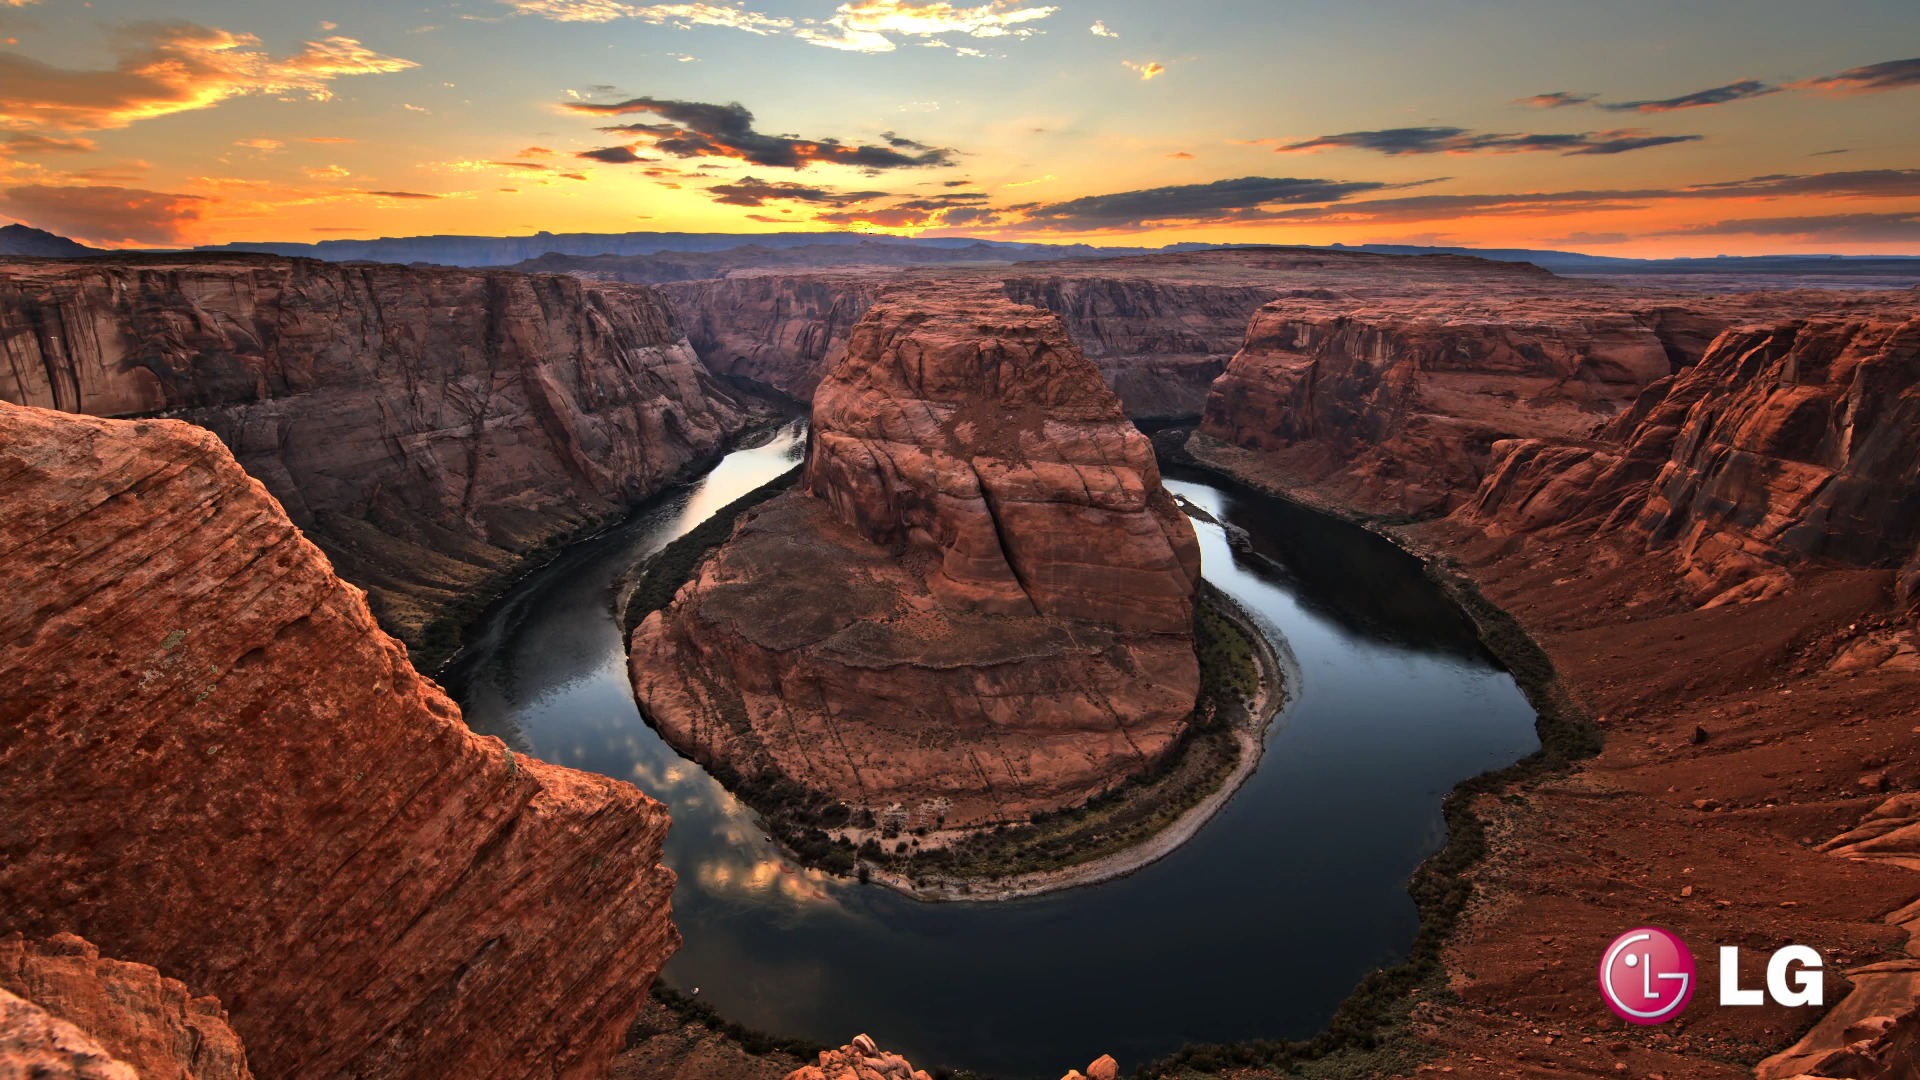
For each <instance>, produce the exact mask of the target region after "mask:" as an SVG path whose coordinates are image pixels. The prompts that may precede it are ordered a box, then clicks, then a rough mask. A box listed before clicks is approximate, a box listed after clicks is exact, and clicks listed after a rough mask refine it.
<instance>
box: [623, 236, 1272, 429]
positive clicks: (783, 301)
mask: <svg viewBox="0 0 1920 1080" xmlns="http://www.w3.org/2000/svg"><path fill="white" fill-rule="evenodd" d="M1099 265H1101V266H1107V265H1109V264H1108V263H1107V262H1105V261H1103V262H1101V263H1100V264H1099ZM1227 265H1229V266H1231V265H1233V264H1231V263H1229V264H1227ZM1008 273H1009V272H1008V271H1007V270H1005V269H1004V268H999V269H992V268H971V269H968V268H956V269H954V270H949V271H942V272H940V273H939V274H938V276H930V275H929V274H928V273H926V272H924V271H919V272H914V271H890V270H881V269H877V268H868V269H865V270H845V271H820V272H813V273H808V272H805V271H792V272H787V273H774V272H766V273H752V272H744V273H735V274H732V275H730V276H728V277H725V278H719V279H714V280H708V281H687V282H675V283H673V284H669V285H663V286H661V289H662V291H663V292H665V293H666V294H667V295H668V296H670V297H671V298H672V299H673V301H674V306H675V309H676V311H677V312H678V314H679V317H680V320H681V324H682V325H683V326H684V327H685V328H686V331H687V337H688V339H689V340H690V341H691V342H692V343H693V346H694V349H695V350H696V351H697V352H698V353H699V355H700V358H701V360H702V361H704V362H705V363H706V365H707V366H708V367H709V368H711V369H712V370H713V371H714V372H715V373H717V374H720V375H725V376H737V377H744V378H747V379H751V380H753V381H755V382H759V383H763V384H765V385H768V386H771V387H774V388H775V389H778V390H780V391H781V392H782V393H784V394H787V395H788V396H790V397H795V398H799V399H801V400H803V401H806V400H811V399H812V397H813V392H814V389H815V388H816V387H817V386H819V384H820V380H821V379H823V378H825V377H826V375H827V373H828V372H829V371H831V370H832V369H833V368H834V366H835V365H836V364H838V363H839V361H840V359H841V357H843V356H845V355H846V349H847V338H848V335H849V334H850V333H851V332H852V330H853V325H854V323H856V322H857V321H859V319H860V316H861V315H863V314H865V312H866V310H867V308H868V307H870V306H871V305H872V304H873V303H874V302H875V301H876V300H877V299H878V298H880V297H881V296H883V295H913V294H915V293H924V292H928V291H934V292H937V291H939V290H940V289H941V288H942V287H944V286H945V285H946V284H948V283H952V282H968V283H971V284H975V285H978V286H982V287H992V286H993V285H995V284H997V285H999V286H1000V287H1001V288H1003V289H1004V291H1005V292H1006V295H1007V296H1008V297H1009V298H1010V299H1012V300H1013V301H1014V302H1015V303H1020V304H1028V305H1031V306H1034V307H1040V308H1045V309H1047V310H1049V311H1052V312H1053V313H1054V314H1056V315H1058V316H1059V317H1060V319H1061V321H1062V322H1063V323H1064V324H1065V325H1066V328H1067V334H1068V336H1069V337H1071V338H1072V339H1073V340H1074V343H1075V344H1077V345H1079V346H1080V348H1081V350H1082V352H1083V353H1084V354H1085V356H1086V357H1087V359H1089V360H1092V361H1093V362H1094V365H1095V366H1096V367H1097V368H1098V369H1099V370H1100V373H1101V375H1102V377H1104V378H1105V379H1106V381H1107V385H1108V386H1110V387H1111V388H1112V389H1113V390H1114V392H1115V393H1116V394H1118V395H1119V397H1120V400H1121V403H1122V404H1123V405H1124V406H1125V407H1126V410H1127V413H1128V415H1130V416H1133V417H1136V418H1162V417H1180V416H1197V415H1199V413H1200V409H1201V407H1202V406H1203V405H1204V404H1205V402H1206V397H1207V387H1208V385H1209V384H1210V383H1212V382H1213V380H1214V379H1215V378H1216V377H1218V376H1219V374H1220V372H1221V371H1222V370H1224V369H1225V367H1226V361H1227V358H1228V357H1230V356H1232V355H1233V352H1234V350H1235V349H1236V348H1238V347H1239V344H1240V340H1241V338H1242V337H1243V336H1244V334H1245V332H1246V325H1247V318H1248V317H1249V316H1250V315H1251V314H1252V313H1253V312H1254V310H1255V309H1257V308H1258V307H1259V306H1260V305H1261V304H1262V303H1263V302H1265V301H1266V300H1268V299H1270V298H1271V297H1273V296H1274V295H1276V294H1277V293H1278V292H1279V291H1280V290H1279V289H1277V288H1276V287H1272V286H1267V285H1261V284H1246V283H1241V282H1238V281H1232V280H1229V281H1220V282H1215V281H1205V280H1200V281H1194V280H1180V279H1177V278H1175V279H1170V280H1161V279H1159V278H1157V277H1156V276H1155V275H1154V273H1153V270H1152V269H1151V268H1143V270H1142V271H1141V272H1138V273H1134V272H1130V271H1128V270H1126V269H1121V270H1112V271H1110V272H1109V273H1106V274H1102V273H1099V272H1097V271H1078V270H1075V269H1070V268H1058V267H1049V268H1048V270H1047V272H1045V273H1040V274H1033V275H1024V274H1023V275H1018V276H1008Z"/></svg>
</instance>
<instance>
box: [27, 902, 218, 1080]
mask: <svg viewBox="0 0 1920 1080" xmlns="http://www.w3.org/2000/svg"><path fill="white" fill-rule="evenodd" d="M0 991H4V992H5V993H7V994H11V995H15V996H16V997H17V998H19V999H23V1000H24V1001H26V1002H31V1003H32V1005H33V1006H34V1007H37V1008H39V1009H41V1010H44V1011H45V1012H46V1013H47V1014H48V1015H49V1016H50V1017H52V1018H54V1019H55V1020H57V1021H60V1022H64V1023H68V1024H72V1025H73V1026H74V1027H76V1028H78V1029H79V1030H80V1031H81V1032H83V1033H85V1036H86V1038H87V1039H88V1040H90V1041H92V1042H94V1043H97V1044H98V1045H99V1046H100V1048H101V1050H100V1052H101V1053H103V1054H107V1055H109V1056H110V1057H111V1058H112V1059H113V1060H115V1061H118V1062H121V1063H124V1064H125V1065H126V1066H128V1067H130V1068H131V1070H132V1074H133V1075H137V1076H138V1077H139V1078H140V1080H251V1077H252V1076H253V1073H252V1072H251V1071H249V1070H248V1068H247V1052H246V1048H245V1047H243V1046H241V1045H240V1037H239V1036H238V1035H235V1034H234V1033H233V1029H232V1028H231V1027H229V1026H228V1025H227V1014H226V1010H224V1009H222V1008H221V1007H220V1002H219V1000H218V999H217V998H212V997H194V996H193V995H192V994H191V993H190V992H189V991H188V990H187V987H186V986H185V985H184V984H182V983H181V982H179V981H178V980H175V979H168V978H164V977H163V976H161V974H160V973H159V972H158V971H155V970H154V969H153V968H151V967H149V966H147V965H146V964H128V963H123V962H121V961H118V960H103V959H101V957H100V950H99V949H96V948H94V947H93V945H92V944H90V943H89V942H87V941H86V940H84V939H82V938H78V937H75V936H73V935H72V934H56V935H54V936H53V937H52V938H50V939H48V940H46V941H32V942H30V941H26V940H25V939H23V938H22V937H21V936H20V935H19V934H13V935H11V936H9V937H4V938H0ZM14 1011H15V1013H16V1015H30V1014H27V1013H26V1012H25V1011H24V1010H19V1009H18V1008H17V1006H16V1007H15V1009H14ZM9 1026H11V1025H9V1024H8V1023H7V1021H6V1020H4V1019H0V1028H5V1027H9ZM3 1038H5V1036H0V1039H3ZM57 1041H59V1040H56V1042H57ZM4 1061H5V1058H4V1056H0V1062H4ZM0 1075H6V1074H5V1071H4V1068H0ZM24 1075H26V1076H36V1075H39V1074H37V1073H34V1072H33V1071H31V1069H26V1070H24ZM81 1075H84V1072H82V1073H81Z"/></svg>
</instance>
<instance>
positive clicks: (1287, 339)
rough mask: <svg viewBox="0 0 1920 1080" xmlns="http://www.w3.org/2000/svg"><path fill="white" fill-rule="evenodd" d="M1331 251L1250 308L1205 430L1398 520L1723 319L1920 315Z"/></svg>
mask: <svg viewBox="0 0 1920 1080" xmlns="http://www.w3.org/2000/svg"><path fill="white" fill-rule="evenodd" d="M1323 261H1324V266H1323V268H1322V270H1321V271H1320V278H1321V279H1320V281H1319V283H1318V285H1317V286H1316V287H1306V286H1301V287H1297V288H1292V289H1289V290H1288V291H1287V292H1286V293H1284V294H1283V295H1281V296H1280V297H1279V298H1277V299H1275V300H1273V301H1271V302H1269V303H1268V304H1267V305H1265V306H1264V307H1262V308H1261V309H1260V310H1259V312H1258V313H1257V314H1255V315H1254V317H1253V318H1252V319H1251V320H1250V322H1249V324H1248V327H1247V333H1246V340H1245V342H1244V344H1243V345H1242V347H1241V349H1240V351H1239V352H1238V353H1236V354H1235V355H1234V357H1233V359H1232V361H1231V362H1229V364H1228V365H1227V369H1226V372H1225V373H1224V374H1223V375H1222V376H1221V377H1220V378H1219V379H1218V380H1217V381H1216V382H1215V383H1214V385H1213V388H1212V391H1211V393H1210V395H1209V397H1208V400H1207V407H1206V413H1205V416H1204V418H1203V421H1202V424H1201V426H1200V429H1199V432H1200V435H1201V436H1202V437H1203V438H1208V439H1212V440H1215V441H1217V442H1222V443H1226V444H1228V445H1230V446H1234V447H1238V448H1240V449H1243V450H1248V451H1253V452H1255V453H1257V454H1259V455H1260V456H1261V457H1262V458H1263V459H1264V461H1263V466H1264V468H1265V469H1267V470H1268V471H1271V472H1273V473H1274V474H1276V475H1283V476H1285V477H1286V478H1287V486H1288V487H1290V488H1295V489H1298V490H1300V491H1302V492H1303V493H1305V494H1308V495H1310V496H1312V497H1314V498H1315V499H1317V500H1320V501H1326V502H1331V503H1335V504H1338V505H1342V506H1345V507H1348V508H1351V509H1353V510H1357V511H1360V512H1363V513H1369V514H1376V515H1386V516H1430V515H1438V514H1443V513H1446V512H1449V511H1451V510H1453V509H1455V508H1457V507H1459V506H1460V505H1461V504H1463V503H1464V502H1466V501H1467V500H1468V499H1469V498H1470V497H1471V495H1472V493H1473V491H1474V489H1475V488H1476V487H1478V485H1479V483H1480V481H1481V480H1482V479H1483V478H1484V477H1485V476H1486V474H1487V472H1488V471H1489V469H1490V468H1491V463H1492V447H1493V444H1494V443H1496V442H1500V441H1502V440H1507V439H1526V438H1532V439H1546V440H1568V439H1575V438H1582V437H1585V436H1587V435H1589V434H1591V433H1593V432H1594V431H1595V430H1596V429H1597V428H1599V427H1600V426H1601V425H1604V424H1606V423H1607V422H1609V421H1611V420H1612V419H1613V418H1614V417H1615V416H1617V415H1619V414H1620V413H1621V412H1623V411H1625V410H1626V409H1627V408H1628V407H1629V406H1630V405H1632V404H1633V402H1634V401H1635V400H1636V398H1637V397H1638V396H1639V394H1640V392H1641V391H1642V390H1644V389H1645V388H1647V387H1648V386H1650V385H1652V384H1653V383H1655V382H1657V381H1658V380H1661V379H1664V378H1668V377H1670V376H1672V375H1674V374H1676V373H1678V372H1680V371H1683V370H1685V369H1686V368H1688V367H1690V366H1692V365H1693V364H1695V363H1697V362H1698V361H1699V360H1700V358H1701V357H1702V356H1703V355H1705V352H1706V349H1707V346H1708V345H1709V344H1710V343H1711V342H1712V341H1713V340H1714V338H1715V337H1716V336H1717V335H1718V334H1719V333H1720V332H1721V331H1723V330H1725V329H1727V328H1729V327H1733V326H1739V325H1744V324H1749V323H1752V322H1754V321H1756V320H1764V321H1765V322H1766V323H1768V324H1772V323H1777V322H1779V321H1781V320H1782V319H1787V318H1798V317H1812V316H1823V317H1848V318H1852V317H1863V318H1884V317H1888V316H1889V314H1890V313H1893V312H1899V311H1907V312H1910V311H1911V301H1910V299H1908V298H1906V297H1903V296H1902V295H1901V294H1898V293H1871V292H1867V293H1850V294H1842V293H1819V292H1807V291H1793V292H1781V293H1752V294H1736V295H1689V294H1682V293H1661V292H1657V291H1653V290H1649V289H1647V288H1645V287H1644V286H1633V287H1627V288H1622V287H1615V286H1610V285H1602V284H1596V283H1594V282H1589V281H1578V280H1570V279H1566V278H1559V277H1555V276H1553V275H1552V274H1548V273H1546V272H1544V271H1541V270H1538V269H1537V268H1535V267H1532V266H1528V265H1525V264H1497V265H1496V264H1488V263H1485V262H1483V261H1481V260H1478V259H1469V258H1460V257H1454V256H1421V257H1418V258H1406V257H1398V258H1396V257H1386V256H1374V257H1370V258H1366V257H1362V258H1347V259H1341V258H1331V257H1330V258H1326V259H1324V260H1323ZM1303 262H1304V259H1303V258H1300V257H1296V259H1295V264H1296V269H1295V270H1294V271H1293V272H1292V273H1291V279H1292V280H1298V279H1299V278H1300V277H1302V276H1303V275H1304V270H1303V269H1299V268H1297V267H1298V264H1300V263H1303ZM1282 280H1286V278H1282Z"/></svg>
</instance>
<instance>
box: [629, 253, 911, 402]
mask: <svg viewBox="0 0 1920 1080" xmlns="http://www.w3.org/2000/svg"><path fill="white" fill-rule="evenodd" d="M879 290H880V284H879V282H878V280H877V279H876V278H875V277H874V276H872V275H863V274H817V275H815V274H800V275H791V276H788V275H778V274H735V275H732V276H729V277H725V278H716V279H713V280H708V281H685V282H675V283H673V284H670V285H663V286H661V291H662V292H664V293H666V294H667V296H668V297H670V298H671V299H672V301H673V305H674V310H675V312H676V313H677V315H678V316H679V319H680V324H681V325H682V326H683V327H685V328H686V332H687V340H688V341H690V342H691V343H692V345H693V348H694V350H695V352H697V353H698V354H699V357H700V360H701V361H702V362H703V363H705V364H706V365H707V367H708V368H709V369H710V370H712V371H713V372H714V373H715V374H717V375H723V376H728V377H733V378H743V379H751V380H752V381H754V382H757V383H760V384H763V385H765V386H771V387H773V388H774V389H775V390H778V391H780V392H781V393H783V394H785V395H787V396H788V397H791V398H796V399H798V400H800V401H811V400H813V391H814V388H815V387H817V386H819V385H820V380H821V379H823V378H825V377H826V374H827V372H829V371H831V370H833V368H834V366H835V365H837V364H838V363H839V362H840V359H841V358H842V357H844V356H846V355H847V335H848V334H850V333H852V331H853V324H854V323H856V322H859V321H860V316H862V315H864V314H866V311H867V308H869V307H871V306H872V305H873V301H874V297H875V296H876V295H877V294H878V293H879Z"/></svg>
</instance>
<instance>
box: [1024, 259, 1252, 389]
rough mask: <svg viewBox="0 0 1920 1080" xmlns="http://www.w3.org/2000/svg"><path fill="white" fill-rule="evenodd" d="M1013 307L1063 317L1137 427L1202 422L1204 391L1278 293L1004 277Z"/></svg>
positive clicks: (1141, 281)
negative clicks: (1177, 420)
mask: <svg viewBox="0 0 1920 1080" xmlns="http://www.w3.org/2000/svg"><path fill="white" fill-rule="evenodd" d="M1005 288H1006V292H1007V296H1008V297H1010V298H1011V299H1012V300H1013V301H1014V302H1015V303H1017V304H1030V305H1032V306H1034V307H1039V308H1045V309H1047V310H1048V311H1051V312H1053V313H1054V314H1055V315H1058V316H1060V321H1061V322H1063V323H1065V324H1066V327H1067V336H1069V337H1071V338H1072V339H1073V341H1074V344H1076V345H1078V346H1080V349H1081V351H1082V352H1084V353H1085V354H1086V356H1087V359H1089V360H1092V361H1093V362H1094V364H1095V366H1097V367H1099V368H1100V373H1101V375H1102V376H1103V377H1105V379H1106V380H1107V385H1109V386H1111V387H1113V392H1114V393H1115V394H1118V395H1119V397H1120V400H1121V402H1123V403H1124V404H1125V405H1126V408H1127V414H1128V415H1129V416H1132V417H1135V418H1137V419H1152V418H1174V417H1189V416H1198V415H1200V412H1201V410H1202V409H1203V408H1204V407H1205V406H1206V402H1207V389H1208V387H1210V386H1211V385H1212V384H1213V380H1215V379H1216V378H1219V377H1220V374H1221V373H1222V372H1223V371H1225V370H1226V366H1227V360H1228V358H1230V357H1231V356H1232V355H1233V354H1234V352H1235V350H1237V349H1238V348H1239V347H1240V343H1241V341H1242V339H1243V338H1245V336H1246V328H1247V320H1248V318H1250V317H1251V316H1252V315H1253V313H1254V312H1255V311H1257V310H1259V308H1260V305H1262V304H1264V303H1266V302H1267V301H1268V300H1271V299H1273V297H1274V296H1275V295H1276V294H1277V293H1278V292H1279V291H1280V290H1279V289H1278V288H1277V287H1275V286H1269V285H1239V284H1229V283H1196V282H1187V281H1156V280H1153V279H1152V278H1150V277H1120V276H1113V277H1090V276H1081V275H1068V274H1057V275H1048V276H1045V277H1009V278H1007V279H1006V282H1005Z"/></svg>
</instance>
